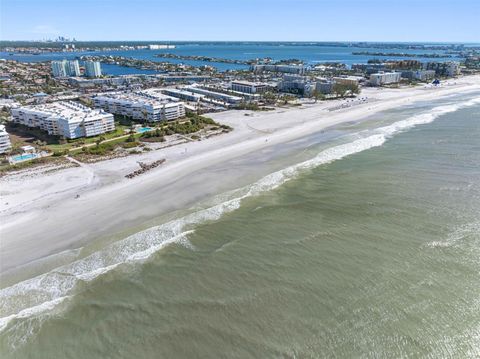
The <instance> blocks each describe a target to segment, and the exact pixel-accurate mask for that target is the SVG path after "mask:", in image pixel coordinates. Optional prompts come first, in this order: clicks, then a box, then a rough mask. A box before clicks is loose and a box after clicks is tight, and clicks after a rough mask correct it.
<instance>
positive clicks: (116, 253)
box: [0, 98, 480, 333]
mask: <svg viewBox="0 0 480 359" xmlns="http://www.w3.org/2000/svg"><path fill="white" fill-rule="evenodd" d="M477 103H480V99H479V98H476V99H474V100H470V101H466V102H463V103H459V104H454V105H445V106H439V107H435V108H433V109H432V110H430V111H428V112H426V113H422V114H418V115H415V116H412V117H410V118H408V119H405V120H402V121H398V122H395V123H393V124H391V125H388V126H384V127H380V128H377V129H374V130H368V131H362V132H360V133H357V134H356V139H354V140H353V141H351V142H349V143H345V144H341V145H337V146H334V147H331V148H328V149H325V150H323V151H321V152H320V153H319V154H317V155H316V156H315V157H314V158H312V159H310V160H307V161H305V162H302V163H298V164H295V165H292V166H289V167H287V168H285V169H282V170H280V171H277V172H274V173H271V174H269V175H267V176H265V177H263V178H262V179H260V180H259V181H257V182H255V183H253V184H252V185H249V186H246V187H243V188H240V189H237V190H235V191H232V192H229V193H226V194H224V195H223V196H219V197H217V203H218V204H216V205H214V206H212V207H209V208H206V209H200V210H198V211H196V212H193V213H191V214H189V215H186V216H184V217H182V218H179V219H175V220H172V221H170V222H167V223H164V224H162V225H159V226H155V227H152V228H149V229H146V230H144V231H141V232H139V233H136V234H133V235H131V236H129V237H127V238H125V239H123V240H121V241H118V242H115V243H113V244H111V245H109V246H107V247H105V248H104V249H102V250H100V251H98V252H95V253H93V254H91V255H89V256H87V257H85V258H82V259H79V260H77V261H75V262H73V263H70V264H68V265H64V266H62V267H59V268H56V269H54V270H52V271H50V272H48V273H45V274H42V275H40V276H37V277H35V278H32V279H28V280H25V281H23V282H20V283H17V284H15V285H12V286H10V287H7V288H4V289H2V290H0V316H1V318H0V333H3V332H12V333H13V332H14V331H15V329H16V327H17V326H18V329H20V326H21V325H22V321H25V320H29V319H33V318H38V317H39V316H41V315H45V314H51V313H52V311H54V309H58V307H59V305H60V304H62V303H64V302H66V301H67V302H68V299H69V298H71V297H72V296H73V295H74V294H75V292H76V291H78V290H80V289H81V288H80V287H81V286H82V285H84V284H85V283H88V282H90V281H92V280H94V279H95V278H97V277H99V276H101V275H103V274H105V273H107V272H110V271H112V270H113V269H115V268H116V267H118V266H120V265H123V264H128V263H141V262H143V261H145V260H147V259H148V258H150V257H151V256H152V255H153V254H154V253H157V252H158V251H160V250H161V249H162V248H164V247H166V246H168V245H170V244H172V243H177V244H180V245H184V246H186V247H190V248H191V247H192V245H191V244H190V242H189V241H188V239H187V236H188V235H189V234H190V233H192V232H193V231H194V227H195V225H197V224H200V223H204V222H208V221H215V220H218V219H219V218H220V217H221V216H222V215H223V214H225V213H229V212H232V211H234V210H236V209H237V208H239V207H240V205H241V201H242V200H243V199H245V198H247V197H252V196H257V195H259V194H261V193H263V192H265V191H270V190H273V189H275V188H277V187H279V186H280V185H282V184H283V183H285V182H287V181H289V180H291V179H293V178H295V177H296V176H298V174H299V173H301V172H303V171H305V170H309V169H313V168H315V167H318V166H320V165H323V164H327V163H331V162H333V161H336V160H340V159H342V158H345V157H347V156H350V155H352V154H355V153H359V152H362V151H365V150H368V149H371V148H374V147H379V146H381V145H383V144H384V143H385V141H387V139H388V138H389V137H391V136H393V135H394V134H396V133H399V132H401V131H404V130H407V129H409V128H412V127H414V126H417V125H421V124H427V123H430V122H432V121H434V120H435V119H436V118H438V117H439V116H441V115H443V114H446V113H449V112H454V111H456V110H458V109H460V108H462V107H468V106H472V105H475V104H477Z"/></svg>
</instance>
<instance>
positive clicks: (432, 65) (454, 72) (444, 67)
mask: <svg viewBox="0 0 480 359" xmlns="http://www.w3.org/2000/svg"><path fill="white" fill-rule="evenodd" d="M423 68H424V70H433V71H435V74H436V75H437V76H446V77H455V76H458V75H460V64H459V63H458V62H454V61H450V62H427V63H425V64H424V67H423Z"/></svg>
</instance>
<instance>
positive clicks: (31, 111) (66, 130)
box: [12, 102, 115, 139]
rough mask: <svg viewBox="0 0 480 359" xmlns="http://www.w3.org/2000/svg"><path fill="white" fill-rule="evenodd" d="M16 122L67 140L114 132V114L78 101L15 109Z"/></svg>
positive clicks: (13, 112)
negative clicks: (94, 108) (93, 108)
mask: <svg viewBox="0 0 480 359" xmlns="http://www.w3.org/2000/svg"><path fill="white" fill-rule="evenodd" d="M12 118H13V121H14V122H16V123H20V124H22V125H25V126H28V127H37V128H40V129H42V130H44V131H47V132H48V134H50V135H54V136H62V137H65V138H70V139H73V138H79V137H91V136H98V135H101V134H103V133H105V132H110V131H113V130H115V123H114V118H113V115H112V114H110V113H106V112H104V111H102V110H92V109H91V108H88V107H86V106H83V105H81V104H79V103H76V102H53V103H48V104H42V105H35V106H24V107H17V108H12Z"/></svg>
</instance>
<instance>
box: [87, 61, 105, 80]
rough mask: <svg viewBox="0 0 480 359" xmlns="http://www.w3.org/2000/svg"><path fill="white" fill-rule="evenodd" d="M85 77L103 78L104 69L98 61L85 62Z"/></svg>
mask: <svg viewBox="0 0 480 359" xmlns="http://www.w3.org/2000/svg"><path fill="white" fill-rule="evenodd" d="M85 76H87V77H100V76H102V68H101V66H100V62H98V61H85Z"/></svg>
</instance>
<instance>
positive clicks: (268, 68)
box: [252, 64, 305, 75]
mask: <svg viewBox="0 0 480 359" xmlns="http://www.w3.org/2000/svg"><path fill="white" fill-rule="evenodd" d="M252 70H253V72H255V73H262V72H282V73H287V74H297V75H303V74H305V67H304V66H303V65H268V64H265V65H253V66H252Z"/></svg>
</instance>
